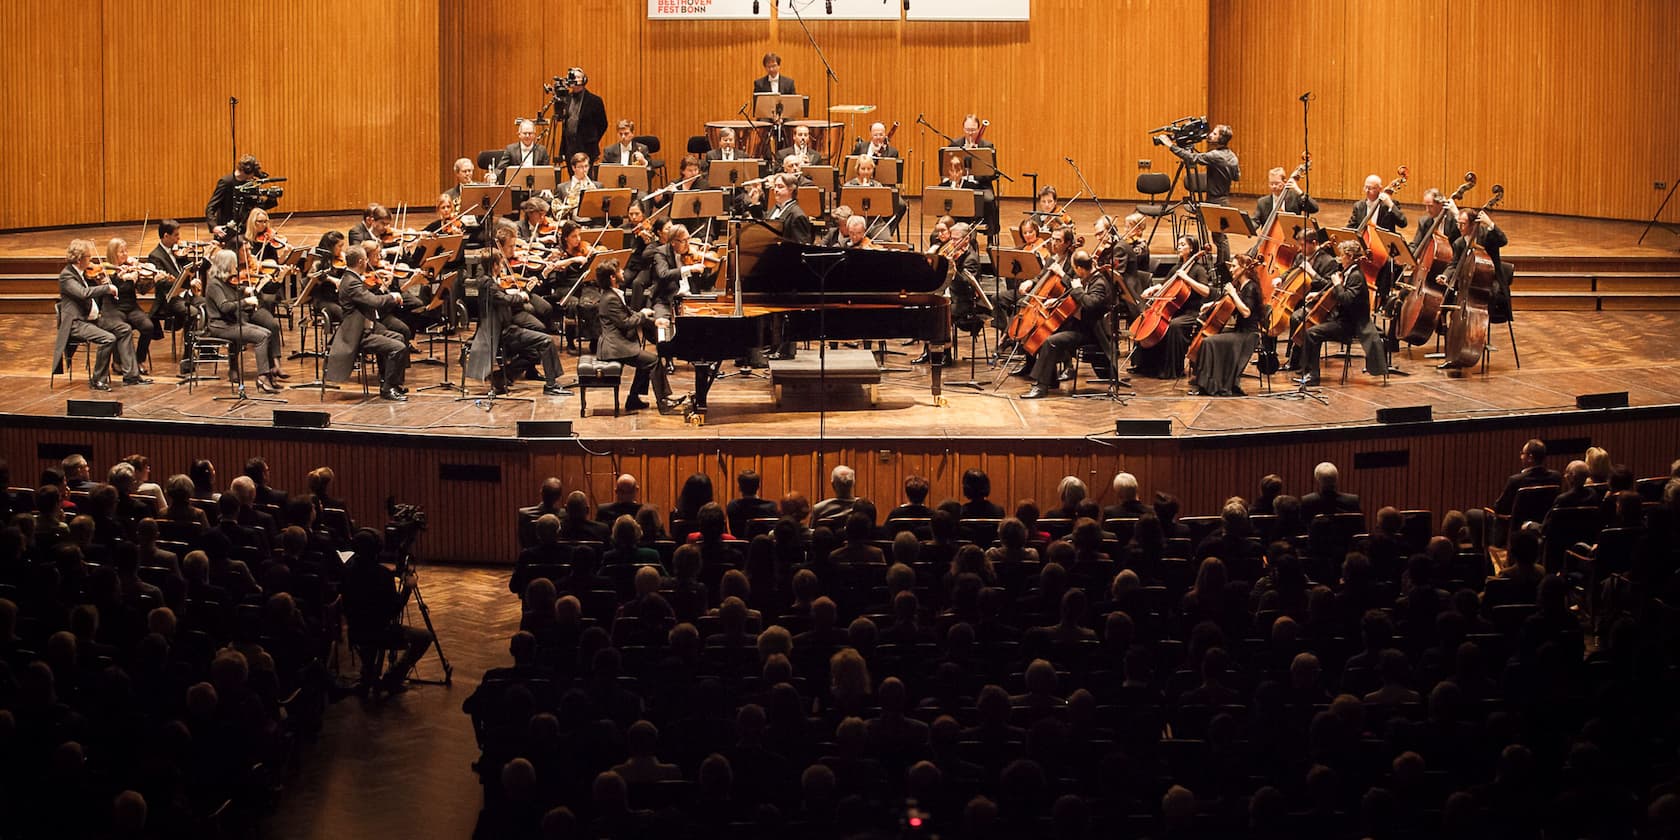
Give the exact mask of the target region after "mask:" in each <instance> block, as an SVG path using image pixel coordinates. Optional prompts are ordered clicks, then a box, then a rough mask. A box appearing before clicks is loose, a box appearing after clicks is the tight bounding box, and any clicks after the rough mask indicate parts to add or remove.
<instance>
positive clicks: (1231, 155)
mask: <svg viewBox="0 0 1680 840" xmlns="http://www.w3.org/2000/svg"><path fill="white" fill-rule="evenodd" d="M1197 123H1200V126H1199V127H1201V128H1204V129H1205V128H1206V126H1207V123H1206V122H1205V121H1203V120H1196V121H1192V122H1191V123H1190V124H1189V125H1187V126H1185V128H1183V129H1179V130H1177V131H1175V132H1173V134H1170V135H1169V134H1161V135H1157V136H1156V137H1155V142H1156V143H1158V144H1160V145H1162V146H1166V147H1167V150H1168V151H1170V152H1172V153H1173V154H1175V155H1177V156H1178V158H1179V159H1180V160H1182V161H1184V162H1185V163H1186V164H1189V165H1190V166H1192V167H1197V166H1199V167H1201V171H1202V173H1203V174H1204V175H1205V176H1206V177H1205V178H1204V179H1203V183H1204V185H1205V187H1204V188H1205V190H1206V192H1205V194H1204V195H1203V196H1202V200H1203V201H1205V202H1207V203H1209V204H1230V203H1231V202H1230V196H1231V182H1232V181H1237V180H1241V179H1242V168H1241V167H1240V166H1238V164H1237V153H1236V152H1233V151H1231V148H1230V147H1231V134H1232V132H1231V127H1230V126H1229V125H1225V124H1224V123H1221V124H1219V125H1216V126H1214V127H1213V130H1212V131H1208V132H1207V146H1208V150H1207V151H1205V152H1198V151H1196V142H1197V141H1198V140H1200V139H1201V138H1200V137H1197V136H1196V135H1197V134H1200V133H1201V132H1200V131H1194V130H1193V129H1195V128H1197V127H1198V126H1197ZM1213 244H1214V247H1215V248H1216V249H1217V250H1218V251H1219V262H1218V263H1217V264H1216V265H1215V266H1214V269H1215V270H1216V271H1218V272H1219V273H1220V275H1221V277H1223V278H1224V279H1225V280H1226V281H1229V280H1230V268H1229V267H1228V266H1227V264H1228V263H1230V261H1231V245H1230V242H1229V241H1228V240H1227V239H1226V237H1225V234H1223V233H1215V234H1213Z"/></svg>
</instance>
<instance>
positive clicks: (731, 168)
mask: <svg viewBox="0 0 1680 840" xmlns="http://www.w3.org/2000/svg"><path fill="white" fill-rule="evenodd" d="M763 168H764V161H762V160H758V159H756V158H748V159H746V160H741V159H739V158H737V159H736V160H714V161H712V165H711V169H710V172H709V173H708V174H707V175H706V182H707V183H708V184H710V185H711V186H712V187H713V188H714V189H734V188H735V187H737V186H739V185H741V184H742V183H744V182H746V181H751V180H753V179H754V178H757V177H758V173H759V172H761V171H762V170H763Z"/></svg>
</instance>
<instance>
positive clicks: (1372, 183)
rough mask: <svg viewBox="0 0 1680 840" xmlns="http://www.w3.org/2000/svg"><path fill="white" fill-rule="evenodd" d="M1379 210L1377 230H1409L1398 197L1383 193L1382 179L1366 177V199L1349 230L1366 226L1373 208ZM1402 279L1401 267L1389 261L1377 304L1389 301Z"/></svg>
mask: <svg viewBox="0 0 1680 840" xmlns="http://www.w3.org/2000/svg"><path fill="white" fill-rule="evenodd" d="M1372 207H1375V208H1376V213H1377V227H1380V228H1382V229H1383V230H1386V231H1388V232H1390V233H1395V232H1398V231H1399V229H1400V228H1403V227H1405V226H1406V211H1405V210H1404V209H1402V208H1401V207H1400V202H1398V201H1395V200H1394V196H1392V195H1390V194H1388V193H1386V192H1384V191H1383V179H1382V176H1381V175H1376V174H1372V175H1367V176H1365V197H1364V198H1361V199H1359V200H1358V201H1355V202H1354V203H1353V213H1352V215H1350V216H1348V223H1347V226H1348V227H1349V228H1352V229H1354V230H1358V229H1359V228H1360V226H1361V225H1363V224H1365V221H1366V217H1367V216H1368V215H1369V214H1370V213H1371V208H1372ZM1399 276H1400V265H1399V264H1398V263H1397V262H1395V261H1394V260H1389V262H1388V264H1387V265H1385V266H1383V270H1382V271H1381V272H1379V273H1378V275H1377V303H1378V304H1381V303H1382V302H1383V301H1385V300H1388V292H1389V290H1390V289H1392V288H1394V281H1395V280H1396V279H1397V278H1398V277H1399Z"/></svg>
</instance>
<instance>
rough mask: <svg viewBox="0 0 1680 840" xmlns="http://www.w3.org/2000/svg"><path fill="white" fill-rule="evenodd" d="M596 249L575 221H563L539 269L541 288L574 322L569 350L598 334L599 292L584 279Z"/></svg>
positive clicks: (590, 340) (591, 342) (591, 339)
mask: <svg viewBox="0 0 1680 840" xmlns="http://www.w3.org/2000/svg"><path fill="white" fill-rule="evenodd" d="M597 250H598V249H597V248H595V247H594V246H592V245H590V244H589V243H587V242H584V241H583V229H582V228H581V227H579V226H578V223H577V222H562V223H561V224H560V244H559V246H558V248H557V250H556V252H555V253H554V254H552V255H550V256H549V261H548V262H547V263H546V264H545V265H544V266H543V270H542V274H543V279H544V283H543V287H544V288H545V289H546V291H547V293H548V295H549V296H550V298H551V299H555V298H557V299H559V301H558V304H557V305H558V306H559V307H560V308H561V309H563V310H564V311H565V312H566V314H568V315H570V316H572V320H573V322H574V323H576V324H577V335H576V336H575V337H574V338H573V339H572V340H571V341H569V342H568V344H569V345H570V346H569V347H568V349H572V350H574V351H575V350H576V349H577V344H576V342H577V341H578V340H579V339H587V340H588V341H589V343H590V344H591V345H593V344H595V342H596V338H597V336H599V335H600V325H599V324H598V323H597V320H596V319H597V316H598V313H599V310H600V303H601V295H600V292H599V291H598V290H597V289H596V288H595V287H594V286H593V285H592V284H590V283H588V282H584V276H583V272H584V269H585V268H587V267H588V265H589V259H590V258H591V257H593V256H594V255H595V252H596V251H597Z"/></svg>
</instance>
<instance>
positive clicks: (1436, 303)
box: [1394, 172, 1476, 347]
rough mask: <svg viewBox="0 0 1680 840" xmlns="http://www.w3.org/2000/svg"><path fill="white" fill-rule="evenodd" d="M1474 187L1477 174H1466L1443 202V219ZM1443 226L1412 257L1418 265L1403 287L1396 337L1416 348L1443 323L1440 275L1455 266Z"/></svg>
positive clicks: (1443, 289)
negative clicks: (1442, 230)
mask: <svg viewBox="0 0 1680 840" xmlns="http://www.w3.org/2000/svg"><path fill="white" fill-rule="evenodd" d="M1474 186H1476V173H1474V172H1466V173H1464V183H1462V184H1459V185H1458V189H1456V190H1453V194H1452V195H1451V196H1450V197H1448V198H1447V199H1445V200H1444V201H1443V202H1442V203H1443V204H1445V205H1446V208H1445V209H1443V210H1442V211H1441V214H1442V218H1445V216H1446V214H1447V213H1457V211H1458V207H1457V201H1458V200H1459V199H1461V198H1463V197H1464V194H1465V193H1467V192H1469V191H1470V188H1471V187H1474ZM1441 224H1442V223H1441V222H1440V221H1436V222H1435V229H1434V230H1433V231H1431V232H1430V234H1429V236H1428V237H1427V238H1425V239H1424V241H1423V242H1422V243H1421V244H1420V245H1419V246H1418V250H1417V253H1415V254H1413V255H1412V261H1413V262H1414V263H1416V264H1417V265H1416V267H1415V268H1413V269H1412V284H1411V285H1410V286H1405V287H1403V288H1405V290H1406V296H1405V298H1404V299H1403V300H1402V301H1401V302H1400V317H1399V318H1397V319H1396V320H1395V323H1394V334H1395V336H1396V337H1398V338H1399V339H1401V340H1402V341H1404V342H1406V343H1407V344H1410V345H1412V346H1414V347H1415V346H1417V345H1419V344H1423V343H1425V342H1427V341H1429V339H1430V337H1431V336H1433V335H1434V334H1435V328H1436V325H1437V324H1438V323H1439V322H1440V319H1441V305H1442V304H1443V303H1445V302H1446V299H1447V286H1446V284H1445V283H1443V282H1441V273H1442V272H1443V271H1444V270H1445V269H1446V268H1447V267H1448V266H1449V265H1451V264H1452V243H1450V242H1448V241H1447V237H1446V236H1444V235H1443V234H1442V233H1441Z"/></svg>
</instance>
